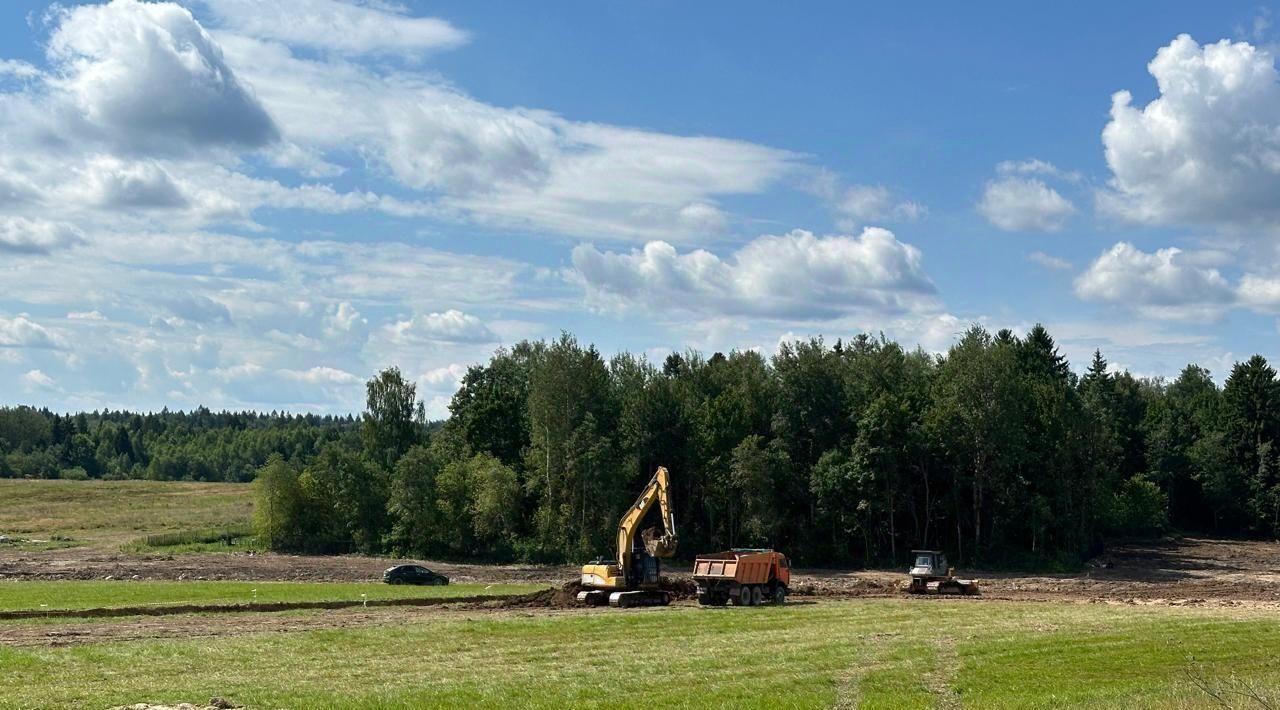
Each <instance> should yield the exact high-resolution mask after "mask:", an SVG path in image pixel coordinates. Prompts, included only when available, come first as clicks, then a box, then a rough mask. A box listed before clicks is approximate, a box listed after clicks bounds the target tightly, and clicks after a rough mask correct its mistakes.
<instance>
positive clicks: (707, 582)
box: [693, 548, 791, 606]
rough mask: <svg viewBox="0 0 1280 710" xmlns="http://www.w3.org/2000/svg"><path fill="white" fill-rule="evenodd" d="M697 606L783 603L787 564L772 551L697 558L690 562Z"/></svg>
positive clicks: (739, 550) (788, 578)
mask: <svg viewBox="0 0 1280 710" xmlns="http://www.w3.org/2000/svg"><path fill="white" fill-rule="evenodd" d="M693 581H694V582H696V583H697V584H698V603H699V604H703V605H706V606H724V605H725V604H728V603H730V602H732V603H733V605H734V606H757V605H759V604H764V603H766V602H770V603H773V604H782V603H784V602H786V601H787V591H788V588H789V587H790V585H791V563H790V562H789V561H788V560H787V556H786V555H784V554H782V553H781V552H776V551H774V550H762V549H743V548H735V549H732V550H729V551H727V552H717V553H715V554H711V555H699V556H698V558H697V559H696V560H694V563H693Z"/></svg>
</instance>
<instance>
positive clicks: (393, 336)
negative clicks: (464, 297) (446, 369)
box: [387, 309, 498, 345]
mask: <svg viewBox="0 0 1280 710" xmlns="http://www.w3.org/2000/svg"><path fill="white" fill-rule="evenodd" d="M387 335H388V336H389V338H390V340H391V341H392V342H394V343H397V344H401V345H406V344H420V343H492V342H495V341H497V339H498V338H497V336H495V335H494V334H493V331H492V330H490V329H489V326H487V325H485V324H484V321H482V320H480V319H479V318H477V317H475V316H473V315H471V314H469V313H463V312H462V311H459V310H456V309H450V310H447V311H445V312H443V313H427V314H425V315H417V316H414V317H413V318H410V319H409V320H403V321H398V322H396V323H393V324H391V325H389V326H387Z"/></svg>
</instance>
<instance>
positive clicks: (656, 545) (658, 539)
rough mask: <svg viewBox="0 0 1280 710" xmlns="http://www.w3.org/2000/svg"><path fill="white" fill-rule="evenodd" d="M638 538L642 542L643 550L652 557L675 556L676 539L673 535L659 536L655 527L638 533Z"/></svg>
mask: <svg viewBox="0 0 1280 710" xmlns="http://www.w3.org/2000/svg"><path fill="white" fill-rule="evenodd" d="M640 537H641V538H642V539H643V540H644V549H645V550H646V551H647V552H648V553H649V554H650V555H653V556H654V557H670V556H672V555H674V554H676V537H675V536H674V535H670V534H668V535H659V534H658V529H657V528H656V527H652V528H645V529H644V531H643V532H641V533H640Z"/></svg>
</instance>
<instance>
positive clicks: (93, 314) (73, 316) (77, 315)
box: [67, 311, 107, 320]
mask: <svg viewBox="0 0 1280 710" xmlns="http://www.w3.org/2000/svg"><path fill="white" fill-rule="evenodd" d="M106 319H107V317H106V316H104V315H102V314H101V313H99V312H98V311H72V312H70V313H68V314H67V320H106Z"/></svg>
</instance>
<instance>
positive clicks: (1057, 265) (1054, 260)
mask: <svg viewBox="0 0 1280 710" xmlns="http://www.w3.org/2000/svg"><path fill="white" fill-rule="evenodd" d="M1027 261H1030V262H1031V263H1033V264H1038V265H1040V266H1043V267H1044V268H1046V269H1053V270H1055V271H1067V270H1069V269H1070V268H1071V262H1069V261H1067V260H1066V259H1063V258H1062V257H1060V256H1053V255H1052V254H1046V253H1044V252H1042V251H1033V252H1030V253H1028V254H1027Z"/></svg>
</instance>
